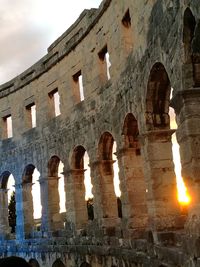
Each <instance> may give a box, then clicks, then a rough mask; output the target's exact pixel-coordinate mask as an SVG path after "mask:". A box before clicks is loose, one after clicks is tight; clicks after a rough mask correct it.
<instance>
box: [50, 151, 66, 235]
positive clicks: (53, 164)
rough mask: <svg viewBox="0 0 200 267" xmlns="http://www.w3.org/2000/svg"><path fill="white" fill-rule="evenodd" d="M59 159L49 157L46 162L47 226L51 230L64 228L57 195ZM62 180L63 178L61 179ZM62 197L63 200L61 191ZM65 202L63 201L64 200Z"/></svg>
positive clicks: (59, 199) (55, 156)
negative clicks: (48, 225)
mask: <svg viewBox="0 0 200 267" xmlns="http://www.w3.org/2000/svg"><path fill="white" fill-rule="evenodd" d="M60 163H61V159H60V158H59V157H58V156H57V155H53V156H51V158H50V159H49V161H48V164H47V167H48V179H47V188H48V189H47V190H48V204H47V205H48V213H49V224H50V228H51V230H54V231H55V230H58V229H62V228H63V227H64V221H63V219H64V218H63V219H62V218H61V217H62V216H61V214H60V201H62V200H61V195H60V193H59V179H60V175H59V164H60ZM63 179H64V177H63ZM63 197H64V198H65V190H63ZM64 201H65V200H64Z"/></svg>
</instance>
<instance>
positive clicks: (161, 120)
mask: <svg viewBox="0 0 200 267" xmlns="http://www.w3.org/2000/svg"><path fill="white" fill-rule="evenodd" d="M170 93H171V84H170V80H169V77H168V74H167V72H166V70H165V67H164V66H163V65H162V64H161V63H160V62H157V63H155V64H154V65H153V67H152V69H151V71H150V75H149V79H148V84H147V94H146V129H147V132H146V133H145V134H144V135H143V138H144V140H143V144H144V150H143V151H144V153H145V155H144V156H145V159H146V164H145V169H144V173H145V180H146V185H147V193H146V195H147V205H148V213H149V214H148V215H149V220H150V222H151V223H152V227H153V228H155V229H156V230H157V229H159V230H162V229H168V228H173V227H180V225H177V223H176V222H177V221H176V220H178V217H179V215H180V214H179V212H180V211H179V206H178V201H177V190H176V179H175V173H174V164H173V157H172V142H171V135H172V134H173V132H174V131H173V130H170V117H169V103H170ZM166 214H168V215H167V217H166Z"/></svg>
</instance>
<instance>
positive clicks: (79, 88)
mask: <svg viewBox="0 0 200 267" xmlns="http://www.w3.org/2000/svg"><path fill="white" fill-rule="evenodd" d="M73 80H74V82H75V84H74V85H75V92H74V93H75V97H76V99H77V100H79V101H83V100H84V99H85V97H84V88H83V76H82V73H81V70H80V71H78V72H77V73H76V74H75V75H73Z"/></svg>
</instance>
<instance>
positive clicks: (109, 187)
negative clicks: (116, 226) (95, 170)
mask: <svg viewBox="0 0 200 267" xmlns="http://www.w3.org/2000/svg"><path fill="white" fill-rule="evenodd" d="M113 150H115V151H113ZM113 152H115V154H116V143H115V142H114V138H113V136H112V135H111V134H110V133H109V132H105V133H103V134H102V135H101V138H100V141H99V146H98V158H99V170H100V176H101V177H100V188H101V194H102V196H101V197H102V200H101V201H102V212H103V214H102V215H103V218H110V219H111V218H112V219H113V218H119V217H122V207H121V199H120V197H121V190H120V187H119V183H120V181H119V176H118V173H119V167H118V162H117V158H116V156H115V154H114V156H115V158H114V156H113ZM114 159H115V160H114ZM112 223H114V221H113V220H112Z"/></svg>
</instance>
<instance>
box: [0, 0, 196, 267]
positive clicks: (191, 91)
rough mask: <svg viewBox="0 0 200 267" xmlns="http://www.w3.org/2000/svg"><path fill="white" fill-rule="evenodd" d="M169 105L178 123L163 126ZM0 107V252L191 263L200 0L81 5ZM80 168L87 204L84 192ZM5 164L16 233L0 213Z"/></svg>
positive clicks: (44, 263) (141, 265) (94, 264)
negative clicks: (183, 199)
mask: <svg viewBox="0 0 200 267" xmlns="http://www.w3.org/2000/svg"><path fill="white" fill-rule="evenodd" d="M55 94H59V96H60V107H59V108H60V114H59V115H58V114H57V113H56V111H55V97H54V96H55ZM169 106H171V107H173V109H174V110H175V113H176V122H177V125H178V128H177V130H174V129H170V116H169ZM32 107H36V125H33V122H32V117H31V116H32V115H31V114H32V113H31V111H32ZM0 112H1V113H0V114H1V120H0V136H1V140H0V151H1V158H0V174H1V176H0V188H1V189H0V201H1V202H0V203H1V205H0V257H6V256H10V255H17V256H20V257H23V258H25V259H26V260H27V261H29V262H30V264H31V266H35V267H38V266H41V267H79V266H80V267H101V266H102V267H136V266H137V267H146V266H148V267H150V266H152V267H159V266H160V267H161V266H166V267H167V266H168V267H172V266H173V267H175V266H176V267H193V266H195V267H197V266H200V182H199V181H200V2H199V0H120V1H119V0H103V1H102V3H101V4H100V6H99V8H98V9H90V10H84V11H83V12H82V14H81V15H80V16H79V18H78V19H77V20H76V21H75V23H74V24H73V25H72V26H71V27H70V28H69V29H68V30H67V31H66V32H64V33H63V35H61V36H60V37H59V38H58V39H57V40H56V41H55V42H54V43H53V44H51V45H50V47H49V48H48V52H47V54H46V55H45V56H44V57H43V58H41V59H40V60H39V61H38V62H37V63H35V64H34V65H33V66H32V67H30V68H29V69H27V70H26V71H25V72H23V73H22V74H20V75H19V76H17V77H16V78H14V79H12V80H11V81H9V82H7V83H5V84H3V85H1V86H0ZM10 120H11V121H12V134H10V133H9V132H8V123H9V121H10ZM175 131H176V136H177V140H178V143H179V145H180V156H181V163H182V175H183V177H184V181H185V184H186V186H187V189H188V192H189V194H190V196H191V202H190V204H189V205H188V206H187V208H185V209H183V208H182V206H181V205H180V204H179V202H178V200H177V187H176V176H175V172H174V163H173V158H172V138H171V136H172V134H173V133H174V132H175ZM114 143H116V152H115V155H116V158H117V162H118V166H119V179H120V190H121V196H120V198H119V197H118V198H117V197H116V194H115V191H114V185H113V178H114V171H113V164H114V162H115V160H114V159H113V144H114ZM86 152H87V154H88V157H89V166H86V164H85V165H84V155H85V153H86ZM60 161H62V162H63V164H64V168H63V175H64V181H65V186H64V188H65V198H66V201H65V206H66V212H65V213H64V214H61V213H60V210H59V191H58V182H59V172H58V165H59V163H60ZM35 168H37V169H38V171H39V172H40V178H39V184H40V191H41V205H42V216H41V225H40V227H39V228H38V229H36V227H35V219H34V217H33V199H32V194H31V190H32V186H33V172H34V170H35ZM86 168H90V173H91V181H92V185H93V188H92V193H93V196H94V197H93V203H92V205H91V206H92V209H89V208H88V205H87V204H88V202H86V200H85V186H84V173H85V169H86ZM11 174H12V175H13V176H14V179H15V197H16V214H17V219H16V231H15V232H16V234H15V235H14V234H11V233H10V228H9V224H8V200H7V191H8V190H7V183H8V178H9V176H10V175H11Z"/></svg>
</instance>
